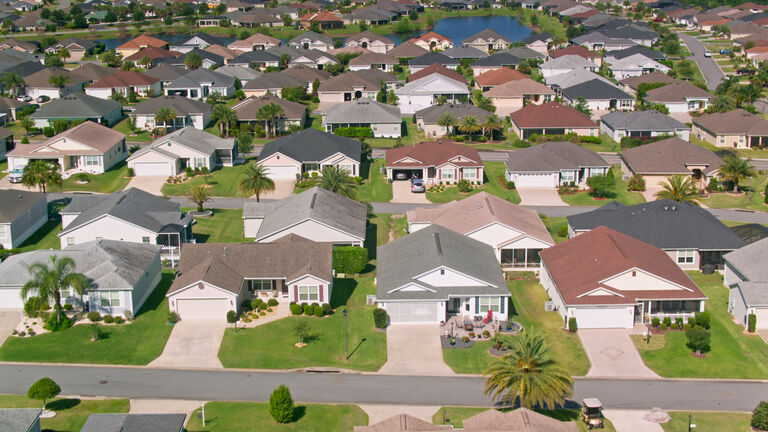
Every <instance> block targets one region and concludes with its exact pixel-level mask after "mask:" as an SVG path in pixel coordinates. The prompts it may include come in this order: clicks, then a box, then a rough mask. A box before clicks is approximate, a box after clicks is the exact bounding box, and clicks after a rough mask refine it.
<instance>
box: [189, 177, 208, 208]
mask: <svg viewBox="0 0 768 432" xmlns="http://www.w3.org/2000/svg"><path fill="white" fill-rule="evenodd" d="M189 200H190V201H191V202H193V203H195V204H197V211H198V212H202V211H203V204H205V203H207V202H208V201H210V200H211V190H210V189H209V188H208V185H206V184H197V185H193V186H191V187H190V188H189Z"/></svg>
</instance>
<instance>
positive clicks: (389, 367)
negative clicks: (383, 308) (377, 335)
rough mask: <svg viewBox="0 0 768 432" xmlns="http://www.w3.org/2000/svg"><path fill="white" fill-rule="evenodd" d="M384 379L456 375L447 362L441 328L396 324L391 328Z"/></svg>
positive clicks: (388, 336) (430, 325)
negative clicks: (441, 338)
mask: <svg viewBox="0 0 768 432" xmlns="http://www.w3.org/2000/svg"><path fill="white" fill-rule="evenodd" d="M379 373H380V374H384V375H453V371H452V370H451V368H449V367H448V365H446V364H445V362H443V349H442V347H441V346H440V327H439V326H438V325H437V324H413V325H410V324H393V325H391V326H389V327H387V362H386V363H384V366H382V367H381V369H379Z"/></svg>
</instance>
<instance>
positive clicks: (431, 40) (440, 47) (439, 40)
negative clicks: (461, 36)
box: [408, 31, 453, 51]
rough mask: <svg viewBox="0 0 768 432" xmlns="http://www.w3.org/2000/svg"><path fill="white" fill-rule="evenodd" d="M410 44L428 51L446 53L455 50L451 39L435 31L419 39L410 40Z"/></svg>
mask: <svg viewBox="0 0 768 432" xmlns="http://www.w3.org/2000/svg"><path fill="white" fill-rule="evenodd" d="M408 42H411V43H413V44H414V45H416V46H418V47H421V48H424V49H425V50H427V51H445V50H447V49H450V48H453V42H452V41H451V40H450V39H449V38H447V37H445V36H443V35H441V34H438V33H435V32H433V31H428V32H426V33H424V34H423V35H421V36H419V37H415V38H413V39H410V40H409V41H408Z"/></svg>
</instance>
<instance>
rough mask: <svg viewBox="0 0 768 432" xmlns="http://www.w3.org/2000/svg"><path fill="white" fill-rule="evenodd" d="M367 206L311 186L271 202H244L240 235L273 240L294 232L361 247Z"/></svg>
mask: <svg viewBox="0 0 768 432" xmlns="http://www.w3.org/2000/svg"><path fill="white" fill-rule="evenodd" d="M366 215H367V209H366V206H365V204H364V203H361V202H359V201H355V200H353V199H349V198H346V197H343V196H341V195H337V194H335V193H333V192H331V191H329V190H326V189H323V188H320V187H317V186H315V187H312V188H309V189H307V190H305V191H304V192H301V193H298V194H293V195H290V196H288V197H287V198H283V199H281V200H278V201H273V202H255V203H254V202H246V203H245V205H244V207H243V226H244V228H243V235H244V236H245V237H247V238H251V237H252V238H254V241H255V242H257V243H272V242H274V241H276V240H278V239H281V238H284V237H286V236H291V235H297V236H301V237H304V238H306V239H307V240H311V241H315V242H330V243H333V245H334V246H361V247H362V246H363V242H364V241H365V226H366Z"/></svg>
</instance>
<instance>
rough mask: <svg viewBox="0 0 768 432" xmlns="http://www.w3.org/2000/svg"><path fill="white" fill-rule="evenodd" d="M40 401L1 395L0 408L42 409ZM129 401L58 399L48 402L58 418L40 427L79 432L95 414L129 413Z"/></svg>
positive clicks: (59, 431)
mask: <svg viewBox="0 0 768 432" xmlns="http://www.w3.org/2000/svg"><path fill="white" fill-rule="evenodd" d="M41 405H42V404H41V403H40V401H36V400H31V399H27V398H26V397H24V396H15V395H0V408H40V407H41ZM128 408H129V403H128V399H97V400H82V399H75V398H71V399H69V398H56V399H54V400H52V401H50V402H48V409H50V410H51V411H55V412H56V417H52V418H47V419H45V418H44V419H40V427H41V428H42V429H43V430H46V431H53V432H78V431H79V430H80V429H81V428H82V427H83V424H85V420H87V419H88V416H89V415H91V414H93V413H127V412H128Z"/></svg>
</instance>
